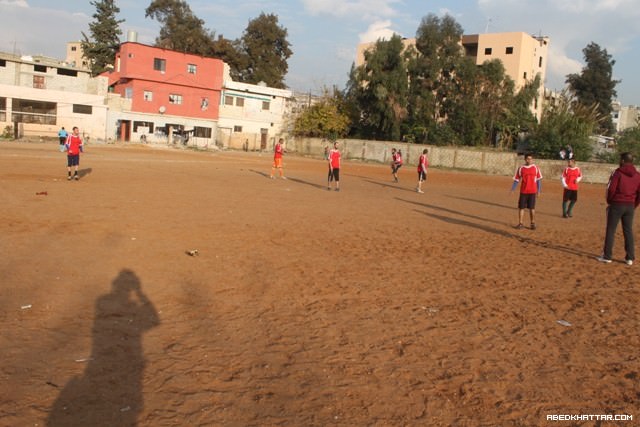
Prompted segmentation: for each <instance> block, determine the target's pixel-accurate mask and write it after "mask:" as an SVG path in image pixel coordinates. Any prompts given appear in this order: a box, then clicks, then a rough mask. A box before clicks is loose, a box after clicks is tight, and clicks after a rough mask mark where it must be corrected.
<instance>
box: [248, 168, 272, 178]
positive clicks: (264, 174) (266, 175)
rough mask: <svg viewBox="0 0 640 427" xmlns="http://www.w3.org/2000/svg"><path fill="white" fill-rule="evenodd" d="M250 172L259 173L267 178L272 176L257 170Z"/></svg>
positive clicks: (250, 170)
mask: <svg viewBox="0 0 640 427" xmlns="http://www.w3.org/2000/svg"><path fill="white" fill-rule="evenodd" d="M248 171H249V172H253V173H257V174H258V175H262V176H264V177H265V178H269V176H270V175H269V174H268V173H266V172H262V171H257V170H255V169H248Z"/></svg>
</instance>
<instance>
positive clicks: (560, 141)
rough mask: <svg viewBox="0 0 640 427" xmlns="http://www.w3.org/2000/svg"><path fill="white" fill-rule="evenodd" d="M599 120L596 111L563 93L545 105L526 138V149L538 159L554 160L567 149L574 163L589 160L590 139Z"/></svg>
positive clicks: (592, 107)
mask: <svg viewBox="0 0 640 427" xmlns="http://www.w3.org/2000/svg"><path fill="white" fill-rule="evenodd" d="M601 120H602V116H601V115H599V113H598V110H597V107H596V106H595V105H592V106H590V107H588V106H585V105H584V104H582V103H580V102H577V101H576V100H575V98H574V97H573V96H571V95H570V94H569V93H567V92H566V91H565V92H563V93H562V94H561V95H560V96H559V98H558V99H557V100H556V101H555V102H552V103H548V104H547V105H545V108H544V111H543V112H542V118H541V120H540V123H539V124H538V125H537V126H536V127H535V128H534V129H533V130H532V131H531V133H530V134H529V135H528V142H529V148H530V149H531V150H532V151H533V152H535V153H536V154H537V155H538V156H539V157H542V158H557V156H558V153H559V152H560V150H561V149H562V148H564V147H565V146H566V145H571V147H572V148H573V151H574V154H575V157H576V159H578V160H589V159H590V158H591V154H592V152H593V146H592V144H591V140H590V137H591V136H592V135H593V132H594V130H595V129H596V128H597V126H598V124H599V122H600V121H601Z"/></svg>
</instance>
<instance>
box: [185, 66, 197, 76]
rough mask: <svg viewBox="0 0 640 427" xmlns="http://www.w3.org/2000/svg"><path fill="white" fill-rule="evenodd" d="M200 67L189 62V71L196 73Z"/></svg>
mask: <svg viewBox="0 0 640 427" xmlns="http://www.w3.org/2000/svg"><path fill="white" fill-rule="evenodd" d="M197 68H198V67H197V66H196V65H195V64H187V73H189V74H195V73H196V69H197Z"/></svg>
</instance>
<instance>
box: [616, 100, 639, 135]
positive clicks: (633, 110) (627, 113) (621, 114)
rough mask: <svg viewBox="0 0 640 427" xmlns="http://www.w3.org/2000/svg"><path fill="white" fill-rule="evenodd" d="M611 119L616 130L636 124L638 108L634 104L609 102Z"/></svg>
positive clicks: (619, 130) (620, 130)
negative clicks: (624, 104)
mask: <svg viewBox="0 0 640 427" xmlns="http://www.w3.org/2000/svg"><path fill="white" fill-rule="evenodd" d="M611 108H612V111H611V120H612V121H613V126H614V128H615V130H616V132H622V131H623V130H625V129H628V128H632V127H635V126H638V119H640V108H639V107H636V106H635V105H627V106H623V105H622V104H621V103H620V102H618V101H614V102H612V103H611Z"/></svg>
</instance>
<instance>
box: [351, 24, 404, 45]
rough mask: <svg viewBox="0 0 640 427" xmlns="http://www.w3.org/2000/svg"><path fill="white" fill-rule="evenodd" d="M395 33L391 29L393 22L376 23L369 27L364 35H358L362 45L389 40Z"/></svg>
mask: <svg viewBox="0 0 640 427" xmlns="http://www.w3.org/2000/svg"><path fill="white" fill-rule="evenodd" d="M394 34H396V32H395V31H393V30H392V29H391V21H389V20H386V21H376V22H374V23H373V24H371V25H369V28H367V30H366V31H365V32H364V33H360V34H358V36H359V37H360V43H370V42H375V41H377V40H378V39H385V40H389V39H390V38H391V37H392V36H393V35H394Z"/></svg>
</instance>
